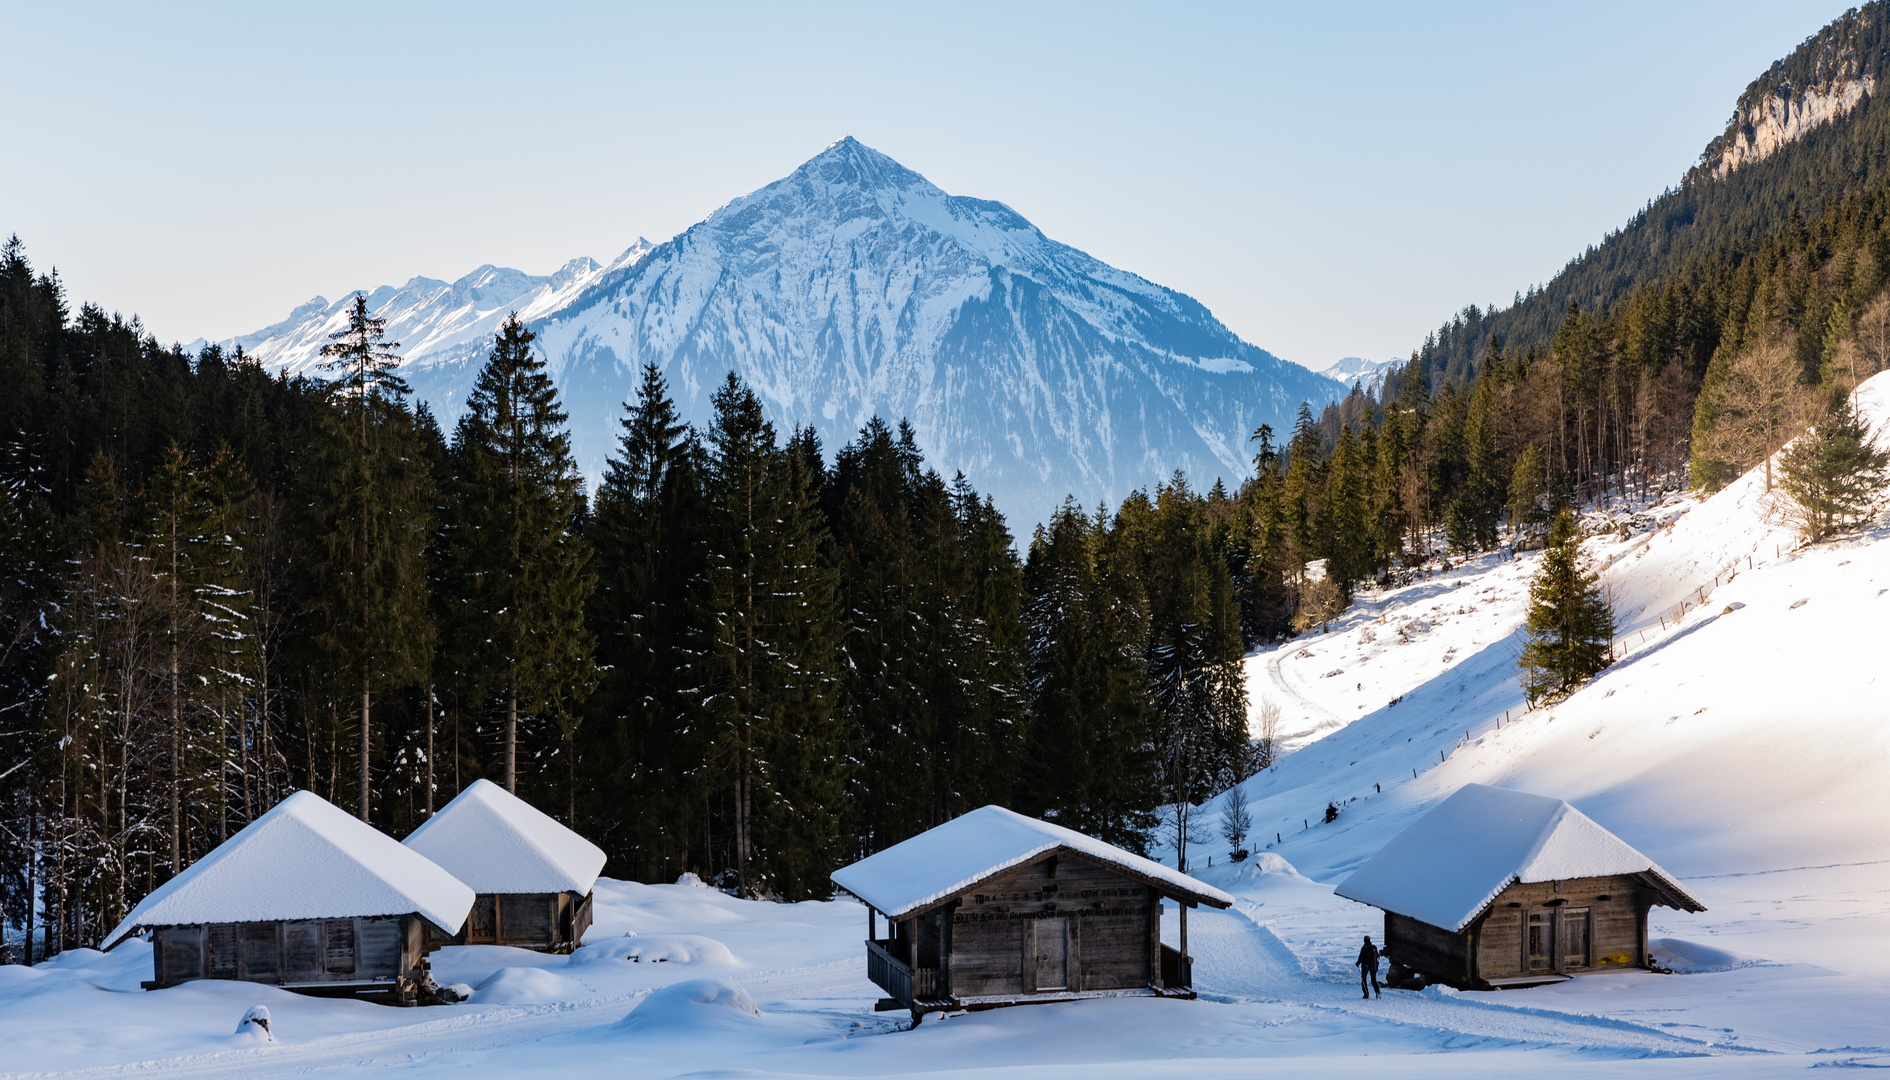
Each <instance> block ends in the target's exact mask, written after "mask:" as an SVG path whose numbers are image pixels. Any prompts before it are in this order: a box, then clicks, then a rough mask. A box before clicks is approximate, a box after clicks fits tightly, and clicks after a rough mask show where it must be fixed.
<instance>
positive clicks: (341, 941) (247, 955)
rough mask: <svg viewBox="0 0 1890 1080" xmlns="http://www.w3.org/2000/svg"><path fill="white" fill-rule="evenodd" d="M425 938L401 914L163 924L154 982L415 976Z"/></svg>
mask: <svg viewBox="0 0 1890 1080" xmlns="http://www.w3.org/2000/svg"><path fill="white" fill-rule="evenodd" d="M424 941H425V936H424V930H423V928H422V926H421V920H420V919H419V918H418V917H417V916H401V915H382V916H372V917H363V918H353V919H301V920H295V921H292V922H252V923H210V924H208V925H204V926H167V927H163V928H161V929H159V930H158V931H157V943H156V948H155V949H154V950H153V952H154V967H155V969H156V970H155V971H154V972H153V974H154V975H155V980H154V982H155V983H156V985H159V986H175V985H177V984H178V983H183V982H190V981H192V980H194V979H206V978H207V979H240V980H244V981H248V982H261V983H276V984H287V985H290V986H294V985H298V984H317V985H319V984H322V983H350V982H365V981H369V980H374V979H394V978H402V977H405V978H414V977H416V976H418V974H419V973H420V957H421V955H422V947H423V945H424Z"/></svg>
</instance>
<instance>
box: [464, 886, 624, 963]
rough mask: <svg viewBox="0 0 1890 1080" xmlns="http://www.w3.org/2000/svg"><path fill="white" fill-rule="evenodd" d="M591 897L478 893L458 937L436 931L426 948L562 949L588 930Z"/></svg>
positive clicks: (571, 894) (562, 894)
mask: <svg viewBox="0 0 1890 1080" xmlns="http://www.w3.org/2000/svg"><path fill="white" fill-rule="evenodd" d="M590 922H591V909H590V895H589V894H588V893H587V894H585V895H584V896H583V897H579V896H578V895H577V894H575V893H568V892H562V893H480V894H479V895H478V896H477V897H475V898H474V899H473V907H472V912H471V913H470V914H468V915H467V916H466V925H465V926H464V927H463V928H462V929H461V930H460V932H459V933H458V934H446V933H444V932H439V931H436V932H434V933H432V934H431V935H430V936H429V937H428V946H429V948H438V947H439V946H441V945H452V944H460V945H514V946H517V947H519V948H521V949H540V950H546V949H562V948H564V947H566V946H570V945H575V944H576V943H577V942H578V941H579V940H580V939H582V937H583V936H584V931H585V930H586V929H588V928H589V927H590Z"/></svg>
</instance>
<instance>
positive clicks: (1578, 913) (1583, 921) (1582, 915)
mask: <svg viewBox="0 0 1890 1080" xmlns="http://www.w3.org/2000/svg"><path fill="white" fill-rule="evenodd" d="M1562 966H1563V967H1564V968H1585V967H1587V966H1588V909H1587V908H1563V909H1562Z"/></svg>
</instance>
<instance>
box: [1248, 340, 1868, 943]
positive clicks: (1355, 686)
mask: <svg viewBox="0 0 1890 1080" xmlns="http://www.w3.org/2000/svg"><path fill="white" fill-rule="evenodd" d="M1855 400H1856V402H1857V404H1858V406H1859V409H1860V411H1861V412H1862V413H1863V414H1864V415H1866V416H1867V417H1869V418H1870V419H1871V421H1872V422H1873V423H1874V424H1875V425H1877V428H1878V430H1879V431H1880V432H1881V431H1883V430H1884V429H1885V428H1886V426H1890V425H1886V420H1890V373H1886V374H1884V375H1879V376H1878V377H1876V378H1874V379H1872V380H1870V381H1869V382H1867V383H1865V384H1864V385H1863V386H1861V387H1859V388H1858V390H1857V392H1856V398H1855ZM1774 499H1775V496H1773V495H1768V494H1767V493H1766V492H1765V490H1764V474H1763V469H1754V470H1753V471H1752V472H1751V473H1749V474H1748V475H1746V476H1745V477H1743V478H1741V479H1740V480H1739V481H1737V482H1736V483H1734V484H1732V485H1730V486H1728V487H1727V488H1726V489H1724V490H1722V491H1720V492H1719V493H1717V494H1715V495H1714V496H1712V497H1711V498H1709V499H1706V500H1703V501H1701V500H1696V499H1694V498H1692V497H1682V498H1676V499H1672V500H1669V501H1668V502H1665V503H1663V504H1661V505H1660V506H1658V507H1654V508H1650V509H1647V510H1644V511H1642V512H1640V513H1637V514H1634V515H1631V516H1629V515H1624V514H1617V515H1616V517H1615V518H1614V524H1615V526H1616V527H1615V528H1614V529H1613V530H1612V531H1608V532H1605V533H1600V534H1598V535H1595V536H1593V537H1592V538H1590V539H1589V540H1587V541H1586V542H1585V544H1584V551H1585V553H1586V554H1587V555H1588V557H1589V558H1590V559H1591V560H1592V562H1593V563H1594V565H1595V566H1596V567H1597V568H1599V569H1600V571H1601V580H1602V582H1603V583H1604V584H1605V585H1606V586H1607V587H1608V589H1609V590H1610V591H1611V593H1612V596H1613V600H1614V605H1615V610H1616V615H1617V620H1618V624H1619V625H1618V634H1619V636H1618V639H1617V640H1618V649H1619V655H1620V658H1619V659H1618V660H1617V662H1616V663H1615V664H1614V665H1613V666H1612V667H1610V668H1609V669H1608V670H1606V671H1605V672H1603V673H1602V674H1601V675H1599V676H1598V677H1596V678H1595V679H1594V680H1592V681H1591V682H1590V683H1588V684H1587V685H1585V686H1583V687H1582V688H1581V689H1580V690H1578V691H1577V692H1576V693H1574V694H1573V695H1571V696H1570V697H1568V698H1567V699H1566V700H1563V701H1561V702H1559V703H1556V704H1554V705H1551V706H1547V707H1543V708H1538V709H1536V710H1534V711H1530V710H1528V709H1527V707H1526V705H1525V703H1524V701H1523V697H1522V693H1521V691H1520V689H1519V688H1518V685H1517V682H1516V672H1515V657H1516V655H1517V653H1518V652H1519V650H1520V648H1521V625H1522V619H1523V613H1524V605H1525V603H1526V600H1527V589H1528V582H1529V577H1530V575H1531V574H1532V573H1533V572H1534V570H1535V566H1536V564H1537V562H1538V560H1539V558H1540V556H1539V554H1528V555H1524V556H1522V557H1521V558H1516V559H1511V558H1508V557H1507V556H1505V555H1503V554H1495V555H1489V556H1484V557H1482V558H1480V559H1478V560H1475V561H1472V562H1470V563H1469V564H1467V565H1463V566H1459V567H1457V568H1454V569H1451V570H1448V571H1445V572H1442V573H1439V574H1437V575H1436V576H1434V577H1431V578H1429V579H1427V580H1424V581H1421V582H1418V583H1416V584H1413V585H1409V586H1407V587H1405V588H1402V589H1397V590H1394V591H1390V592H1387V593H1384V594H1371V595H1367V596H1365V597H1364V598H1363V599H1362V600H1361V601H1360V602H1359V603H1357V604H1355V605H1354V606H1353V608H1352V609H1351V610H1350V611H1348V612H1347V613H1346V616H1345V617H1344V618H1342V619H1341V620H1339V621H1338V622H1336V623H1334V624H1333V626H1332V629H1331V632H1330V633H1327V634H1325V635H1321V636H1316V637H1311V638H1301V639H1298V640H1296V641H1293V642H1289V643H1287V644H1285V645H1283V646H1281V647H1279V648H1277V649H1274V650H1271V651H1268V652H1263V653H1259V654H1256V655H1254V656H1252V657H1250V658H1249V660H1248V671H1249V679H1250V689H1251V693H1252V696H1253V698H1254V700H1255V704H1256V708H1257V707H1258V703H1259V702H1260V700H1261V699H1263V698H1272V699H1273V700H1275V701H1278V702H1279V703H1280V704H1281V705H1282V706H1283V707H1284V709H1285V712H1286V714H1287V724H1286V726H1287V727H1288V728H1289V729H1292V731H1293V734H1294V738H1293V739H1292V740H1291V745H1294V746H1299V747H1302V748H1301V749H1298V751H1297V752H1295V753H1292V754H1290V755H1289V756H1288V757H1286V758H1285V759H1284V760H1282V761H1281V762H1280V764H1279V765H1277V766H1276V767H1275V768H1274V769H1272V770H1271V771H1269V772H1268V773H1265V774H1262V775H1261V776H1258V777H1256V778H1254V779H1253V780H1250V781H1248V783H1247V785H1246V788H1245V790H1246V793H1247V795H1248V797H1249V799H1250V800H1251V801H1252V803H1253V805H1254V811H1255V819H1256V822H1255V831H1256V833H1257V834H1260V835H1262V836H1263V838H1264V840H1265V841H1267V842H1268V843H1269V844H1272V845H1273V846H1274V850H1276V851H1279V852H1282V853H1283V854H1285V855H1286V856H1287V857H1288V858H1289V859H1290V860H1291V861H1292V862H1293V863H1294V864H1295V865H1297V866H1299V867H1300V868H1301V869H1302V870H1305V871H1306V872H1307V873H1310V874H1311V875H1312V876H1314V877H1316V878H1318V879H1320V880H1322V881H1332V880H1336V879H1337V878H1340V877H1342V876H1343V875H1344V874H1345V873H1347V872H1349V871H1350V870H1351V869H1353V868H1355V867H1356V866H1358V865H1359V864H1360V863H1361V862H1362V861H1363V860H1364V859H1366V858H1367V857H1369V856H1370V855H1371V854H1372V853H1373V852H1374V851H1376V850H1377V849H1378V848H1379V847H1380V846H1381V845H1382V844H1383V843H1384V842H1385V840H1386V839H1388V838H1389V837H1390V836H1391V835H1393V834H1395V833H1396V832H1397V831H1398V830H1399V829H1401V828H1403V827H1404V826H1405V825H1406V824H1408V823H1410V822H1411V821H1412V820H1413V819H1414V818H1415V816H1416V815H1417V814H1419V813H1420V812H1421V811H1422V810H1423V809H1425V808H1426V807H1428V806H1430V805H1432V804H1433V803H1435V802H1436V801H1437V800H1439V799H1441V798H1443V797H1444V796H1447V795H1449V794H1450V793H1451V792H1453V791H1455V790H1456V789H1457V788H1458V787H1460V786H1461V785H1463V784H1465V783H1468V782H1477V783H1485V784H1493V785H1498V786H1505V787H1515V788H1519V789H1522V790H1527V791H1532V792H1537V793H1540V794H1544V795H1552V796H1555V797H1558V798H1564V799H1567V800H1569V801H1570V802H1571V803H1573V804H1574V805H1576V806H1577V807H1578V808H1580V809H1581V810H1582V811H1583V812H1584V813H1587V814H1588V815H1589V816H1591V817H1593V818H1594V819H1595V820H1596V821H1598V822H1600V823H1601V824H1602V825H1604V826H1606V827H1607V828H1609V829H1612V830H1613V831H1615V832H1616V833H1617V834H1619V835H1620V836H1621V837H1622V838H1623V839H1624V840H1626V841H1627V842H1629V843H1630V844H1633V845H1635V846H1636V847H1638V848H1640V849H1641V850H1643V851H1645V852H1647V854H1648V855H1650V856H1651V857H1653V858H1654V859H1656V860H1659V861H1660V862H1661V864H1662V865H1664V866H1666V867H1668V868H1669V869H1670V870H1672V871H1673V872H1674V873H1675V874H1677V875H1679V876H1680V877H1681V879H1682V880H1683V881H1684V880H1686V879H1687V877H1688V876H1689V875H1725V874H1765V873H1772V872H1775V871H1778V870H1780V869H1782V868H1789V867H1799V866H1807V865H1811V864H1823V865H1845V866H1853V867H1862V866H1865V865H1866V864H1871V865H1874V866H1875V867H1876V869H1875V870H1871V871H1869V872H1868V873H1869V874H1872V875H1874V876H1875V879H1876V880H1878V881H1879V882H1881V883H1883V884H1884V885H1885V886H1886V887H1887V888H1890V861H1885V860H1886V859H1890V855H1887V854H1886V852H1890V796H1886V795H1885V792H1886V791H1890V703H1887V701H1886V691H1887V690H1890V664H1886V662H1885V647H1886V645H1887V644H1890V631H1886V625H1890V528H1886V527H1885V526H1884V525H1883V524H1882V522H1881V521H1880V522H1879V523H1877V524H1876V525H1874V526H1873V527H1871V528H1869V529H1866V530H1864V531H1863V532H1861V533H1858V534H1854V535H1852V536H1850V537H1848V538H1844V539H1840V540H1837V541H1834V542H1831V543H1826V544H1821V545H1818V546H1816V547H1811V548H1803V549H1796V548H1795V544H1796V541H1795V538H1794V536H1793V534H1792V533H1791V531H1790V529H1789V528H1788V527H1786V526H1785V524H1784V523H1783V522H1782V521H1781V520H1780V518H1779V516H1778V514H1777V513H1776V510H1775V505H1776V504H1775V502H1774ZM1607 521H1608V519H1607V518H1605V517H1604V516H1602V515H1599V514H1595V515H1590V517H1589V519H1588V525H1589V526H1590V527H1591V528H1594V527H1597V526H1599V525H1601V524H1603V523H1605V522H1607ZM1328 802H1332V803H1336V804H1338V805H1339V807H1340V808H1341V813H1340V815H1339V819H1338V821H1337V822H1335V823H1333V824H1331V825H1324V824H1320V823H1319V819H1320V815H1321V812H1322V811H1323V810H1324V809H1325V807H1326V805H1327V803H1328ZM1276 834H1277V835H1278V836H1279V837H1281V838H1283V839H1281V840H1279V841H1275V835H1276ZM1886 942H1890V935H1887V936H1886Z"/></svg>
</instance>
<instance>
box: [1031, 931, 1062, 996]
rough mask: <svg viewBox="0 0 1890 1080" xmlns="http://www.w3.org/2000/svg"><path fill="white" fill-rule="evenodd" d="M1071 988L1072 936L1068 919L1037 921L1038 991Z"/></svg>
mask: <svg viewBox="0 0 1890 1080" xmlns="http://www.w3.org/2000/svg"><path fill="white" fill-rule="evenodd" d="M1069 986H1070V935H1069V920H1067V919H1038V920H1037V989H1039V990H1067V989H1069Z"/></svg>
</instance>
